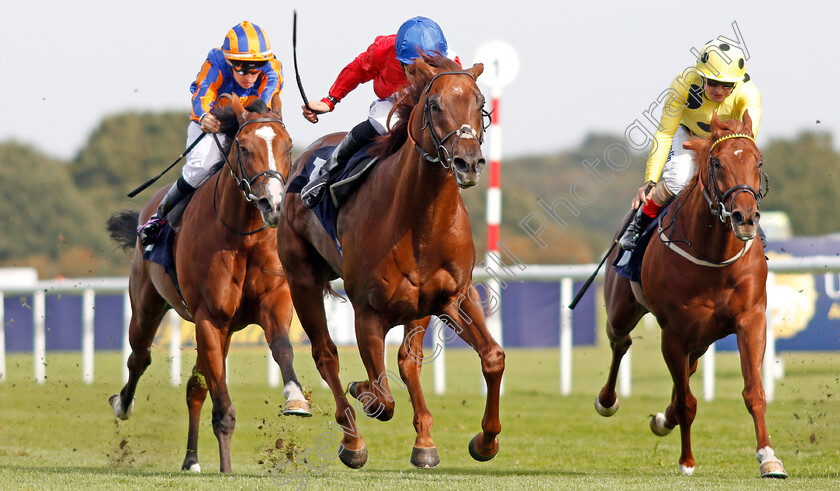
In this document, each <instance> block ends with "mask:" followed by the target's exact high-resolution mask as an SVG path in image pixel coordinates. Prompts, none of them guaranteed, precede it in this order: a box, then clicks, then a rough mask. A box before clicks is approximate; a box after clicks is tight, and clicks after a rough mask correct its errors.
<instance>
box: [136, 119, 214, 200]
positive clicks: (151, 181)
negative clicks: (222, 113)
mask: <svg viewBox="0 0 840 491" xmlns="http://www.w3.org/2000/svg"><path fill="white" fill-rule="evenodd" d="M206 134H207V133H202V134H200V135H198V138H196V139H195V141H194V142H192V143H190V146H188V147H187V149H186V150H184V153H182V154H181V156H180V157H178V158H177V159H176V160H175V162H172V163H171V164H169V167H167V168H166V169H163V172H161V173H160V174H158V175H156V176H155V177H153V178H151V179H149V180H148V181H146V182H144V183H143V184H141V185H140V186H138V187H137V189H135V190H134V191H132V192H130V193H128V197H129V198H133V197H135V196H137V195H138V194H140V192H141V191H143V190H144V189H146V188H147V187H149V186H151V185H152V184H154V183H155V181H157V180H158V179H160V178H161V177H163V175H164V174H166V173H167V172H169V169H171V168H173V167H175V164H177V163H178V162H180V161H181V159H182V158H184V156H185V155H187V154H188V153H190V150H192V149H193V148H194V147H195V146H196V145H198V142H200V141H201V139H202V138H204V135H206Z"/></svg>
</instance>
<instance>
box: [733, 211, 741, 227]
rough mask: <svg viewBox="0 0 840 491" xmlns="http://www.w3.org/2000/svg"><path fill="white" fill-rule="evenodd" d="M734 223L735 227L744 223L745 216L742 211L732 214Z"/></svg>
mask: <svg viewBox="0 0 840 491" xmlns="http://www.w3.org/2000/svg"><path fill="white" fill-rule="evenodd" d="M732 221H733V222H734V223H735V225H741V224H742V223H744V215H743V214H742V213H741V212H740V211H736V212H734V213H732Z"/></svg>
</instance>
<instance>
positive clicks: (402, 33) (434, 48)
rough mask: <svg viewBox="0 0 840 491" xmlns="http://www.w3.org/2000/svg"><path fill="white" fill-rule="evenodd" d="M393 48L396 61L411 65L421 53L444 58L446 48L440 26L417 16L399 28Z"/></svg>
mask: <svg viewBox="0 0 840 491" xmlns="http://www.w3.org/2000/svg"><path fill="white" fill-rule="evenodd" d="M395 48H396V50H397V59H398V60H400V61H401V62H403V63H405V64H407V65H411V64H413V63H414V59H415V58H417V57H419V56H420V55H421V54H423V53H425V54H433V53H435V52H437V53H440V54H442V55H444V56H445V55H446V51H447V48H448V46H447V44H446V37H445V36H444V35H443V30H441V28H440V26H439V25H437V23H436V22H435V21H433V20H432V19H429V18H426V17H419V16H418V17H414V18H413V19H409V20H407V21H405V22H404V23H403V25H401V26H400V30H399V31H397V44H396V46H395Z"/></svg>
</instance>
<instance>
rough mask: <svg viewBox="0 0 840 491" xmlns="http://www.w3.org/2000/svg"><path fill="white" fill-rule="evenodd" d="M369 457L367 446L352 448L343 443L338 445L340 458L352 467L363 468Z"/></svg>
mask: <svg viewBox="0 0 840 491" xmlns="http://www.w3.org/2000/svg"><path fill="white" fill-rule="evenodd" d="M367 457H368V453H367V446H363V447H362V448H360V449H359V450H350V449H349V448H346V447H345V446H344V444H343V443H342V444H339V446H338V458H340V459H341V461H342V462H344V465H346V466H347V467H349V468H351V469H359V468H361V467H362V466H363V465H365V462H367Z"/></svg>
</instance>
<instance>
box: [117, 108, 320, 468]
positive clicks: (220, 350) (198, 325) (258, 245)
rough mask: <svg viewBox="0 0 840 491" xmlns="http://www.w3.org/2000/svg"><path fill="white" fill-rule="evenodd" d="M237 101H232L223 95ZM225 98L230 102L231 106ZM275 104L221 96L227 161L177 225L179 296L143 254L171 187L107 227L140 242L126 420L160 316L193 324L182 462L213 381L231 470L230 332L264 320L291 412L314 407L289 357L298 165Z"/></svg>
mask: <svg viewBox="0 0 840 491" xmlns="http://www.w3.org/2000/svg"><path fill="white" fill-rule="evenodd" d="M225 100H226V101H230V105H229V106H227V105H226V104H224V103H223V102H222V101H225ZM224 106H226V107H224ZM273 107H274V109H273V110H271V111H270V112H268V109H267V107H266V106H265V104H262V103H261V101H260V102H258V103H256V104H252V105H249V106H248V108H249V110H246V109H244V108H243V107H242V104H241V103H240V101H239V98H238V97H232V98H229V97H228V98H226V99H222V100H220V104H219V108H218V109H217V110H214V114H216V116H217V117H218V118H219V120H220V122H221V124H222V130H221V131H222V133H224V134H226V135H227V136H228V137H229V141H230V142H231V149H230V153H229V155H228V157H227V160H226V161H225V162H224V166H225V168H223V169H221V170H220V171H219V172H217V173H216V174H215V175H213V176H212V177H211V178H210V179H209V180H208V181H207V182H206V183H205V184H204V185H203V186H201V187H200V188H199V189H197V190H196V191H195V195H194V196H193V198H192V201H191V202H190V203H189V206H187V208H186V210H185V211H184V215H183V219H182V221H181V225H180V228H179V230H178V231H177V234H176V237H175V240H174V245H173V255H174V257H175V264H176V270H177V278H178V283H179V284H180V287H181V295H183V296H181V295H179V293H178V291H177V290H176V288H175V285H174V283H173V281H172V279H171V278H170V276H169V275H168V274H167V273H166V272H165V271H164V269H163V267H162V266H160V265H158V264H155V263H152V262H150V261H148V260H145V259H143V249H142V246H140V245H139V242H137V241H136V236H135V230H136V228H137V225H138V223H144V222H145V221H146V220H148V218H149V216H150V215H151V214H152V213H153V212H154V211H155V209H156V208H157V205H158V202H159V201H160V200H161V198H162V197H163V195H164V193H165V192H166V188H164V189H161V190H160V191H159V192H158V193H157V194H156V195H155V197H154V198H152V200H151V201H149V202H148V203H147V204H146V206H145V207H144V208H143V210H142V212H140V213H139V216H138V213H137V212H136V211H127V212H121V213H116V214H114V215H113V216H112V217H111V219H110V220H109V221H108V228H109V230H110V231H111V235H112V237H113V238H114V240H115V241H116V242H117V243H119V244H121V245H123V246H124V247H125V248H134V257H133V259H132V262H131V276H130V277H129V297H130V299H131V311H132V312H131V321H130V325H129V340H130V343H131V350H132V353H131V356H130V357H129V359H128V368H129V379H128V383H127V384H126V385H125V387H123V389H122V391H120V393H119V395H116V394H115V395H113V396H111V398H110V400H109V402H110V403H111V406H112V407H113V409H114V414H115V415H116V416H117V417H119V418H121V419H128V417H129V416H130V415H131V413H132V410H133V407H134V393H135V390H136V388H137V382H138V380H139V378H140V376H141V375H142V374H143V372H144V371H145V369H146V367H147V366H148V365H149V364H150V363H151V356H150V351H149V347H150V346H151V344H152V340H153V339H154V337H155V333H156V332H157V329H158V326H159V325H160V322H161V319H162V318H163V315H164V314H165V313H166V312H167V311H168V310H169V309H170V308H172V309H175V310H176V311H177V312H178V314H180V316H181V317H183V318H184V319H186V320H189V321H192V322H194V323H195V337H196V345H197V348H198V360H197V363H196V368H195V369H194V370H193V374H192V376H191V377H190V380H189V382H188V383H187V406H188V408H189V413H190V430H189V437H188V442H187V455H186V458H185V459H184V463H183V465H182V469H184V470H192V471H199V470H200V467H199V465H198V455H197V442H198V421H199V416H200V413H201V406H202V404H203V402H204V399H205V397H206V395H207V392H208V390H209V392H210V396H211V398H212V401H213V431H214V433H215V434H216V437H217V439H218V440H219V454H220V465H219V467H220V469H221V471H222V472H230V470H231V468H230V439H231V436H232V435H233V429H234V425H235V422H236V415H235V411H234V407H233V404H232V403H231V400H230V397H229V396H228V389H227V383H226V367H225V359H226V357H227V353H228V348H229V347H230V340H231V335H232V334H233V333H234V332H235V331H238V330H240V329H242V328H243V327H245V326H247V325H249V324H259V325H260V326H262V328H263V330H264V331H265V338H266V341H267V342H268V345H269V347H270V348H271V353H272V355H273V356H274V359H275V361H276V362H277V363H278V364H279V365H280V368H281V371H282V374H283V382H284V384H285V385H284V389H283V395H284V396H285V397H286V398H287V402H286V405H285V406H284V412H285V413H286V414H298V415H307V416H308V415H310V412H309V404H308V403H307V402H306V399H305V398H304V396H303V394H302V391H301V386H300V383H299V382H298V381H297V376H296V375H295V371H294V367H293V365H292V358H293V352H292V346H291V344H290V342H289V325H290V324H291V320H292V311H293V307H292V302H291V296H290V293H289V286H288V284H287V283H286V280H285V278H284V276H283V271H282V266H281V264H280V260H279V258H278V257H277V244H276V240H277V238H276V234H275V233H274V230H271V229H270V228H266V226H276V224H277V221H278V218H279V216H280V215H279V210H278V208H279V206H280V205H281V203H282V196H283V192H284V188H285V183H286V177H287V176H288V172H289V167H290V165H291V146H292V143H291V139H290V138H289V135H288V133H287V132H286V128H285V126H284V125H283V122H282V118H281V114H280V103H279V98H275V100H274V102H273Z"/></svg>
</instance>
